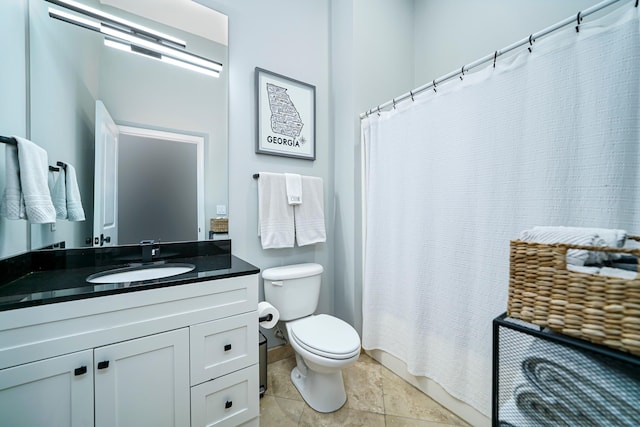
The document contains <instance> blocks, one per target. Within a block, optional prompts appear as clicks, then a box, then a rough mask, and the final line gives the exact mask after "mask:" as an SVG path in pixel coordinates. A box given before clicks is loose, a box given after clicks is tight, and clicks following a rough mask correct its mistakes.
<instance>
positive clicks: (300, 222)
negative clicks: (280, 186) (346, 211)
mask: <svg viewBox="0 0 640 427" xmlns="http://www.w3.org/2000/svg"><path fill="white" fill-rule="evenodd" d="M302 194H303V195H304V203H302V204H301V205H297V206H296V207H295V209H294V214H295V223H296V242H297V243H298V246H306V245H311V244H314V243H320V242H326V241H327V234H326V230H325V226H324V192H323V183H322V178H318V177H315V176H303V177H302Z"/></svg>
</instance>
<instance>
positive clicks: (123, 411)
mask: <svg viewBox="0 0 640 427" xmlns="http://www.w3.org/2000/svg"><path fill="white" fill-rule="evenodd" d="M257 306H258V275H257V274H255V273H254V274H248V275H242V276H238V277H227V278H221V279H217V280H207V281H199V282H194V283H186V284H180V285H177V286H168V287H160V288H154V289H147V290H139V291H136V292H127V293H120V294H114V295H107V296H97V297H95V298H85V299H80V300H72V301H65V302H59V303H54V304H44V305H38V306H32V307H25V308H20V309H14V310H6V311H0V420H2V421H1V422H0V423H1V424H2V425H11V426H14V425H15V426H18V425H19V426H44V425H47V426H51V425H55V426H82V427H85V426H93V425H95V426H109V427H114V426H150V425H153V426H189V425H191V426H194V427H195V426H204V425H215V426H237V425H255V426H257V425H258V418H257V417H258V414H259V403H258V402H259V385H258V382H259V381H258V377H259V373H258V366H257V363H258V318H257V317H258V316H257Z"/></svg>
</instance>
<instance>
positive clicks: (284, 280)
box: [262, 263, 324, 321]
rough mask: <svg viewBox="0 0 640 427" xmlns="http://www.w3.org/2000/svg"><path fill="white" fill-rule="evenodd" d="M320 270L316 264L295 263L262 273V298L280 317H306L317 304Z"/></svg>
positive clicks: (312, 311)
mask: <svg viewBox="0 0 640 427" xmlns="http://www.w3.org/2000/svg"><path fill="white" fill-rule="evenodd" d="M323 271H324V269H323V268H322V266H321V265H320V264H313V263H307V264H295V265H285V266H282V267H274V268H268V269H266V270H264V271H263V272H262V279H263V281H264V299H265V300H266V301H267V302H269V303H271V305H273V306H274V307H275V308H277V309H278V311H279V312H280V320H285V321H286V320H294V319H299V318H301V317H305V316H309V315H311V314H313V313H314V312H315V311H316V308H317V307H318V298H319V296H320V283H321V278H322V272H323Z"/></svg>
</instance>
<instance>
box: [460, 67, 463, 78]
mask: <svg viewBox="0 0 640 427" xmlns="http://www.w3.org/2000/svg"><path fill="white" fill-rule="evenodd" d="M463 76H464V65H463V66H462V68H461V69H460V80H464V79H463V78H462V77H463Z"/></svg>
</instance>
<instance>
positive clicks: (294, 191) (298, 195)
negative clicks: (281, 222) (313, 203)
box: [284, 173, 302, 205]
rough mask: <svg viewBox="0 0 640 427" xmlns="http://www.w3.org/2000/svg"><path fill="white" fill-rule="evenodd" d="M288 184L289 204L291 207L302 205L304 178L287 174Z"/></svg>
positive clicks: (285, 175) (285, 176) (294, 174)
mask: <svg viewBox="0 0 640 427" xmlns="http://www.w3.org/2000/svg"><path fill="white" fill-rule="evenodd" d="M284 178H285V181H286V184H287V202H288V203H289V204H290V205H299V204H301V203H302V177H301V176H300V175H298V174H296V173H285V174H284Z"/></svg>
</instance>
